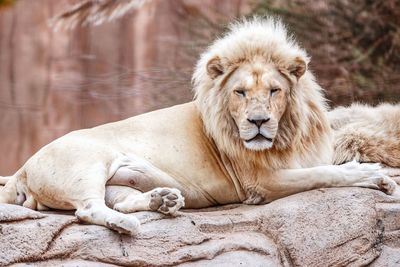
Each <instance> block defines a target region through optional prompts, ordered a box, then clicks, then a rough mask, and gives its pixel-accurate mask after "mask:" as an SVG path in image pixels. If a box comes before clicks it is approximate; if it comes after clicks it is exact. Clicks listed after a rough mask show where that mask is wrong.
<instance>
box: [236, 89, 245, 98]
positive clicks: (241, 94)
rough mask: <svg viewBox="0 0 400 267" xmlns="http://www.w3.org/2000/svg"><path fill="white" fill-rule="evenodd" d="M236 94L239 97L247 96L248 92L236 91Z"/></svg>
mask: <svg viewBox="0 0 400 267" xmlns="http://www.w3.org/2000/svg"><path fill="white" fill-rule="evenodd" d="M235 94H237V95H238V96H246V92H245V91H244V90H240V89H239V90H235Z"/></svg>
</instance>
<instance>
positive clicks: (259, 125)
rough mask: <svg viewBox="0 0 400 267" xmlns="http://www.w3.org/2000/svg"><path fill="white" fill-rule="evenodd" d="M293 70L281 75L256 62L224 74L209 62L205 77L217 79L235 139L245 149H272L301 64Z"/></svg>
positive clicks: (270, 66)
mask: <svg viewBox="0 0 400 267" xmlns="http://www.w3.org/2000/svg"><path fill="white" fill-rule="evenodd" d="M294 66H295V67H294V68H292V67H290V68H289V69H286V70H283V71H282V69H280V70H278V68H277V67H276V66H275V65H274V64H272V63H268V62H265V61H263V60H260V61H252V62H247V63H241V64H240V65H238V66H237V67H234V68H232V69H230V70H228V69H227V68H224V67H222V65H221V63H220V60H219V59H218V58H216V60H214V61H213V60H211V61H210V62H209V64H208V73H209V75H210V76H211V77H212V78H214V79H215V78H217V77H218V76H221V77H220V79H221V80H220V86H221V88H219V90H223V93H224V97H226V98H227V102H226V105H227V107H228V110H229V111H228V112H229V116H230V118H231V119H232V120H233V122H234V124H235V127H233V128H235V130H236V131H237V133H236V135H238V136H239V138H240V140H241V142H242V143H243V145H244V146H245V147H246V148H247V149H250V150H254V151H261V150H265V149H269V148H271V147H272V146H273V144H274V139H275V138H276V136H277V133H278V129H279V121H280V119H281V118H282V115H283V114H284V113H285V110H286V107H287V105H288V101H289V94H290V87H291V84H292V83H293V82H294V80H293V79H298V78H299V77H300V76H301V75H302V74H303V73H304V71H305V68H306V66H305V63H304V61H297V60H296V61H295V64H294ZM225 70H226V71H225ZM285 71H286V73H285ZM223 74H224V75H223ZM213 75H215V76H213Z"/></svg>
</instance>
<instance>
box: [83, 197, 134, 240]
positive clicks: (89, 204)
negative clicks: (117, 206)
mask: <svg viewBox="0 0 400 267" xmlns="http://www.w3.org/2000/svg"><path fill="white" fill-rule="evenodd" d="M75 215H76V216H77V217H78V219H80V220H81V221H83V222H87V223H90V224H97V225H103V226H106V227H107V228H110V229H112V230H115V231H117V232H119V233H121V234H130V235H135V234H137V233H138V230H139V226H140V222H139V220H138V219H137V218H136V217H135V216H133V215H128V214H123V213H120V212H118V211H115V210H113V209H110V208H109V207H107V206H106V205H105V203H104V200H103V199H91V200H88V201H86V205H85V206H84V207H82V208H78V209H77V210H76V212H75Z"/></svg>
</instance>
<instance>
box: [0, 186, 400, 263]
mask: <svg viewBox="0 0 400 267" xmlns="http://www.w3.org/2000/svg"><path fill="white" fill-rule="evenodd" d="M399 211H400V199H398V198H394V197H390V196H386V195H385V194H383V193H381V192H378V191H374V190H369V189H360V188H344V189H321V190H314V191H310V192H305V193H301V194H297V195H293V196H290V197H287V198H284V199H281V200H278V201H275V202H273V203H270V204H268V205H263V206H246V205H229V206H224V207H218V208H210V209H203V210H184V211H182V212H180V213H179V215H178V216H177V217H176V218H171V217H168V216H164V215H161V214H158V213H155V212H139V213H137V217H138V218H139V219H140V221H141V222H142V226H141V230H140V233H139V235H138V236H135V237H131V236H123V235H119V234H117V233H115V232H113V231H111V230H108V229H106V228H104V227H101V226H95V225H83V224H79V222H78V221H77V220H76V219H75V217H74V216H72V215H69V214H65V213H63V214H61V213H59V212H53V211H52V212H46V213H39V212H35V211H31V210H27V209H25V208H23V207H19V206H11V205H0V233H1V235H0V265H8V264H13V263H16V266H32V265H34V266H54V265H60V264H62V265H63V266H115V265H117V266H168V265H180V266H240V265H241V266H366V265H370V266H374V267H378V266H399V264H400V256H399V255H400V241H398V240H400V238H399V237H400V220H399V219H397V218H398V217H399ZM71 214H72V213H71Z"/></svg>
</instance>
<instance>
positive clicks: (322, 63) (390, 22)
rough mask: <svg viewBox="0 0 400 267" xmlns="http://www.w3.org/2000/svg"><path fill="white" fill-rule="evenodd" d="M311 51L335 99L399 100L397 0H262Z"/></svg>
mask: <svg viewBox="0 0 400 267" xmlns="http://www.w3.org/2000/svg"><path fill="white" fill-rule="evenodd" d="M255 13H256V14H262V15H264V14H275V15H279V16H281V17H282V18H283V20H284V21H285V22H286V23H287V24H289V26H290V29H291V30H292V31H293V32H294V33H295V35H296V37H297V39H298V40H299V41H300V42H301V43H302V45H303V46H304V47H305V48H306V49H307V51H308V52H309V53H310V54H311V56H312V57H313V60H312V70H313V71H315V72H316V74H317V77H318V78H319V80H320V82H321V83H322V85H323V86H324V87H325V88H326V89H327V95H328V98H329V99H331V100H332V101H333V105H337V104H348V103H350V102H352V101H354V100H358V101H363V102H369V103H377V102H381V101H400V94H399V91H400V1H399V0H354V1H351V0H326V1H307V0H260V1H259V4H258V5H257V7H256V8H255Z"/></svg>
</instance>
